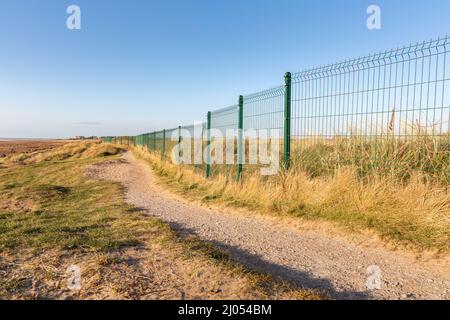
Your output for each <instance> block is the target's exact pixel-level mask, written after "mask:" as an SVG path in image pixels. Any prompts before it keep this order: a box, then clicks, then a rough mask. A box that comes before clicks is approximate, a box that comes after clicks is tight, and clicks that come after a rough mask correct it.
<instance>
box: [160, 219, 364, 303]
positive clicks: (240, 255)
mask: <svg viewBox="0 0 450 320" xmlns="http://www.w3.org/2000/svg"><path fill="white" fill-rule="evenodd" d="M169 224H170V226H171V228H172V229H173V230H175V232H177V234H178V235H180V236H181V237H187V236H195V237H198V234H197V233H196V231H195V230H194V229H191V228H187V227H185V226H184V225H182V224H179V223H176V222H169ZM206 242H207V243H210V244H212V245H213V246H214V247H215V248H217V249H219V250H221V251H223V252H225V253H226V254H228V255H229V257H230V258H231V259H232V260H233V261H236V262H238V263H239V264H241V265H243V266H245V267H247V268H249V269H251V270H254V271H257V272H261V273H265V274H269V275H271V276H272V277H274V278H275V279H280V280H283V281H287V282H289V283H290V284H292V285H294V286H295V287H297V288H300V289H302V288H303V289H315V290H317V291H318V292H321V293H324V294H326V295H327V296H329V297H330V298H331V299H337V300H368V299H370V298H371V296H370V295H369V293H368V292H363V291H341V290H336V288H335V287H334V285H333V284H332V283H331V281H330V280H329V279H327V278H317V277H314V276H313V275H312V274H310V273H308V272H304V271H300V270H296V269H294V268H291V267H288V266H285V265H281V264H276V263H273V262H269V261H267V260H264V259H263V257H262V256H261V255H258V254H254V253H250V252H248V251H246V250H243V249H241V248H239V247H237V246H234V245H230V244H227V243H224V242H220V241H206Z"/></svg>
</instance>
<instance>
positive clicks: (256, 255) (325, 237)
mask: <svg viewBox="0 0 450 320" xmlns="http://www.w3.org/2000/svg"><path fill="white" fill-rule="evenodd" d="M92 170H93V173H92V174H94V175H96V176H98V177H102V178H104V179H107V180H113V181H118V182H121V183H122V184H123V185H124V186H125V189H126V191H125V192H126V199H127V202H129V203H131V204H133V205H135V206H137V207H139V208H141V209H143V210H145V211H146V212H147V213H148V214H151V215H154V216H157V217H160V218H162V219H163V220H165V221H167V222H169V223H170V224H171V225H172V227H174V228H175V229H177V230H179V231H180V232H181V233H186V234H195V235H197V236H199V237H200V238H201V239H203V240H206V241H209V242H211V243H213V244H215V245H216V246H217V247H219V248H220V249H222V250H224V251H226V252H227V253H229V254H230V255H231V257H232V258H233V259H235V260H237V261H239V262H241V263H243V264H245V265H246V266H248V267H250V268H253V269H255V270H258V271H263V272H268V273H270V274H272V275H274V276H276V277H279V278H282V279H284V280H288V281H289V282H292V283H295V284H298V285H300V286H307V287H309V288H314V289H318V290H320V291H322V292H326V293H327V294H329V295H330V296H331V297H333V298H337V299H449V298H450V276H449V273H448V271H449V270H448V269H449V268H444V270H436V269H435V268H433V270H431V269H428V268H427V267H426V265H424V264H422V263H420V262H419V261H417V260H416V259H414V258H412V257H408V256H405V255H400V254H398V253H396V252H392V251H390V250H387V249H382V248H367V247H364V246H359V245H356V244H354V243H350V242H349V241H345V240H343V239H341V238H336V237H333V236H332V235H329V234H326V233H320V232H314V231H305V230H300V229H296V228H293V227H292V226H291V225H288V224H283V223H280V222H278V223H273V221H271V219H265V218H264V217H263V216H260V215H252V216H249V215H243V214H239V213H237V212H234V211H231V210H230V211H225V212H224V211H223V210H216V209H211V208H206V207H203V206H199V205H198V204H193V203H189V202H187V201H185V200H184V199H182V198H180V197H178V196H175V195H173V194H171V193H169V192H168V191H166V190H164V189H163V188H162V187H161V186H160V185H159V184H158V183H157V182H158V178H157V177H156V176H155V175H154V174H153V173H152V172H151V170H150V169H149V168H148V165H147V164H145V163H144V162H142V161H139V160H136V159H135V158H134V157H133V155H132V154H131V153H129V152H128V153H126V154H125V155H124V157H123V159H121V161H117V162H113V163H107V164H101V165H99V166H96V167H94V168H92ZM445 269H446V270H445ZM377 271H380V274H379V275H380V276H379V277H377ZM378 280H379V281H378ZM368 285H369V287H370V288H372V289H369V288H368Z"/></svg>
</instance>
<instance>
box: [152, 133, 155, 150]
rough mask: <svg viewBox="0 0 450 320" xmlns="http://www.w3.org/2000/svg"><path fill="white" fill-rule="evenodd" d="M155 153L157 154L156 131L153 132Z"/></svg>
mask: <svg viewBox="0 0 450 320" xmlns="http://www.w3.org/2000/svg"><path fill="white" fill-rule="evenodd" d="M152 135H153V151H155V152H156V131H155V132H153V134H152Z"/></svg>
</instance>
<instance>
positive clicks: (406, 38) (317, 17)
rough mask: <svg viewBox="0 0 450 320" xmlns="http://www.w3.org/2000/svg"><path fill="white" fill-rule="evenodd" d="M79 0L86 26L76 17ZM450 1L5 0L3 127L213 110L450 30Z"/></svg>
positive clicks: (158, 122) (97, 123)
mask: <svg viewBox="0 0 450 320" xmlns="http://www.w3.org/2000/svg"><path fill="white" fill-rule="evenodd" d="M71 4H76V5H79V6H80V7H81V11H82V30H74V31H70V30H68V29H67V28H66V19H67V17H68V15H67V14H66V8H67V7H68V6H69V5H71ZM370 4H377V5H379V6H380V7H381V9H382V30H381V31H369V30H368V29H367V28H366V19H367V14H366V9H367V7H368V6H369V5H370ZM449 13H450V1H448V0H428V1H425V0H421V1H419V0H409V1H404V0H389V1H384V0H370V1H366V0H340V1H338V0H316V1H306V0H303V1H302V0H292V1H287V0H273V1H269V0H183V1H181V0H179V1H171V0H164V1H163V0H160V1H152V0H147V1H144V0H142V1H139V0H129V1H125V0H124V1H118V0H108V1H106V0H95V1H93V0H70V1H65V0H40V1H30V0H0V137H68V136H73V135H91V134H93V135H134V134H137V133H141V132H144V131H151V130H153V129H159V128H164V127H173V126H178V125H179V124H184V123H192V122H193V121H198V120H203V116H204V115H205V113H206V112H207V111H208V110H212V109H216V108H220V107H225V106H228V105H232V104H235V103H236V101H237V97H238V95H239V94H250V93H253V92H256V91H259V90H262V89H266V88H270V87H273V86H275V85H279V84H281V83H282V79H283V74H284V73H285V72H286V71H292V72H295V71H299V70H301V69H305V68H307V67H314V66H316V65H323V64H327V63H332V62H335V61H338V60H343V59H346V58H351V57H354V56H360V55H364V54H367V53H372V52H373V51H381V50H384V49H390V48H393V47H397V46H401V45H404V44H408V43H410V42H416V41H422V40H426V39H430V38H437V37H439V36H444V35H446V34H448V33H450V32H449V31H450V19H449V18H448V15H449Z"/></svg>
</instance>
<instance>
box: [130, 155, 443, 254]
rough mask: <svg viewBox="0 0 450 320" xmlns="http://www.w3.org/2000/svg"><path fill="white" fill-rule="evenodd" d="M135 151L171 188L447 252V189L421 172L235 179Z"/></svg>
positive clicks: (293, 173) (351, 171) (344, 171)
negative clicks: (206, 174)
mask: <svg viewBox="0 0 450 320" xmlns="http://www.w3.org/2000/svg"><path fill="white" fill-rule="evenodd" d="M134 152H135V153H136V154H137V155H138V156H139V157H141V158H143V159H145V160H147V161H148V162H149V163H150V165H151V166H152V168H153V169H154V170H155V171H156V173H157V174H159V175H160V176H162V177H163V179H164V181H165V182H166V183H167V184H169V185H170V186H172V187H173V188H174V189H175V190H177V191H179V192H181V193H183V194H186V195H189V196H191V197H193V198H196V199H200V200H202V201H204V202H213V203H219V204H225V205H229V206H234V207H244V208H248V209H250V210H258V211H260V212H264V213H270V214H275V215H287V216H293V217H299V218H300V217H301V218H306V219H324V220H328V221H332V222H336V223H338V224H339V225H341V226H344V227H345V228H349V229H350V230H351V231H357V230H361V229H364V230H367V229H369V230H373V231H375V232H376V233H377V234H379V235H380V236H381V237H383V238H385V239H386V240H389V241H395V242H397V243H402V244H406V245H412V246H414V248H418V249H427V250H428V249H431V250H437V251H438V252H441V253H448V252H450V194H449V192H448V190H447V188H446V186H443V185H442V184H439V183H433V182H430V181H429V180H427V179H421V177H419V176H414V175H411V176H410V177H409V179H408V181H404V182H399V181H398V179H396V178H395V177H388V176H376V175H372V176H371V177H368V176H367V177H365V179H361V176H360V173H359V172H358V169H357V168H355V167H352V166H347V167H343V168H340V169H338V170H336V174H334V175H329V176H323V177H312V176H311V175H310V174H308V173H307V172H305V171H304V170H303V169H302V168H299V167H296V168H294V169H293V170H290V171H289V172H280V173H279V174H278V175H277V176H275V177H270V178H263V177H260V176H259V175H257V174H254V175H252V174H248V175H246V176H245V178H244V179H243V180H242V181H240V182H237V181H236V180H235V177H234V176H227V175H223V174H222V175H221V174H218V175H217V176H215V177H214V178H212V179H209V180H208V179H205V178H204V177H203V176H202V175H200V174H198V173H196V172H194V171H193V170H192V169H190V168H189V167H183V166H176V165H173V164H172V163H169V162H167V161H161V158H160V156H159V155H152V154H150V153H149V152H147V151H145V150H144V149H141V148H135V149H134Z"/></svg>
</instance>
